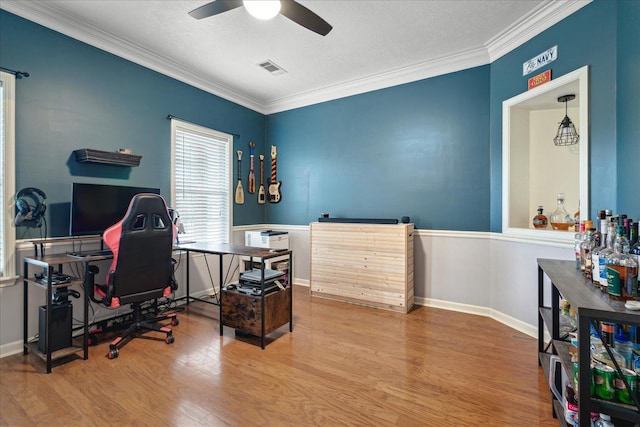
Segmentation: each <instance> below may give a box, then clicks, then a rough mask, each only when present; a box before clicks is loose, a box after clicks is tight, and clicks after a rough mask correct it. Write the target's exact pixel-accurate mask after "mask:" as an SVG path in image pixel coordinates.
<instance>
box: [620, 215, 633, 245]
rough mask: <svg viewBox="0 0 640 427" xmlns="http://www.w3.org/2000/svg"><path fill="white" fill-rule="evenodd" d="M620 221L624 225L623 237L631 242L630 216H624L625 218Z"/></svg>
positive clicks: (631, 220)
mask: <svg viewBox="0 0 640 427" xmlns="http://www.w3.org/2000/svg"><path fill="white" fill-rule="evenodd" d="M622 223H623V225H624V232H625V237H626V238H627V240H628V241H629V242H631V236H630V233H631V224H632V223H633V219H631V218H625V219H624V220H623V221H622Z"/></svg>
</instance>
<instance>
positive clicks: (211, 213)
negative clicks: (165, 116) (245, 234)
mask: <svg viewBox="0 0 640 427" xmlns="http://www.w3.org/2000/svg"><path fill="white" fill-rule="evenodd" d="M171 134H172V149H173V161H172V163H173V179H172V182H173V185H174V188H173V189H172V190H173V191H172V204H173V206H172V207H173V208H174V209H176V210H177V211H178V213H179V214H180V221H181V222H182V224H183V225H184V230H185V233H184V234H181V235H180V236H178V238H179V240H180V241H197V242H210V243H229V240H230V239H229V237H230V234H231V220H232V218H233V216H232V210H231V209H232V204H231V177H230V176H231V166H232V165H231V148H232V146H233V137H232V136H231V135H228V134H225V133H222V132H217V131H214V130H211V129H207V128H203V127H200V126H196V125H193V124H191V123H187V122H183V121H180V120H176V119H171Z"/></svg>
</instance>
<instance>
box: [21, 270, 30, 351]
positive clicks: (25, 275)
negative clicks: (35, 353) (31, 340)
mask: <svg viewBox="0 0 640 427" xmlns="http://www.w3.org/2000/svg"><path fill="white" fill-rule="evenodd" d="M28 278H29V264H28V263H27V262H26V261H25V262H24V266H23V272H22V286H23V287H24V289H23V292H24V294H23V296H22V301H23V302H24V307H23V316H22V322H23V323H22V329H23V336H22V339H23V348H22V354H25V355H26V354H29V350H28V347H27V342H28V333H27V328H28V327H29V316H28V313H29V288H28V286H29V282H28V281H27V279H28Z"/></svg>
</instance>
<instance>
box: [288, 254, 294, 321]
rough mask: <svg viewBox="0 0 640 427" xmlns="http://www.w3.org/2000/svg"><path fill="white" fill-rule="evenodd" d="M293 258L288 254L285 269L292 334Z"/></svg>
mask: <svg viewBox="0 0 640 427" xmlns="http://www.w3.org/2000/svg"><path fill="white" fill-rule="evenodd" d="M291 270H293V257H292V255H291V254H289V268H287V285H288V286H289V297H290V298H289V332H293V277H292V276H293V275H292V274H291Z"/></svg>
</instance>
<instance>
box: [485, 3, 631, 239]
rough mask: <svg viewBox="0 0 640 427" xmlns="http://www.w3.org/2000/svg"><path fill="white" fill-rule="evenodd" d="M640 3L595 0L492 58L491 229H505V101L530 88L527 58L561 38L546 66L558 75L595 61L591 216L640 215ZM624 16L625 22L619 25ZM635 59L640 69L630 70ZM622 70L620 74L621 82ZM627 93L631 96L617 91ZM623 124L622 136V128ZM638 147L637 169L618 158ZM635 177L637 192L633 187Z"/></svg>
mask: <svg viewBox="0 0 640 427" xmlns="http://www.w3.org/2000/svg"><path fill="white" fill-rule="evenodd" d="M639 6H640V2H635V1H632V2H612V1H595V2H593V3H590V4H589V5H587V6H585V7H583V8H582V9H580V10H579V11H577V12H576V13H574V14H573V15H571V16H569V17H568V18H566V19H564V20H563V21H561V22H559V23H558V24H556V25H554V26H553V27H551V28H549V29H548V30H547V31H544V32H543V33H541V34H539V35H538V36H536V37H534V38H533V39H532V40H530V41H529V42H527V43H525V44H524V45H522V46H520V47H518V48H517V49H515V50H513V51H512V52H510V53H509V54H507V55H505V56H503V57H502V58H500V59H498V60H497V61H495V62H493V63H492V64H491V164H492V169H491V231H501V229H502V224H501V222H502V201H501V198H502V102H503V101H504V100H505V99H508V98H511V97H513V96H515V95H517V94H519V93H522V92H524V91H525V90H526V88H527V78H528V77H530V76H524V77H523V76H522V63H523V62H525V61H526V60H528V59H529V58H532V57H534V56H536V55H538V54H539V53H541V52H543V51H545V50H546V49H548V48H550V47H552V46H555V45H558V59H557V60H556V61H554V62H552V63H551V64H550V66H549V67H546V68H542V69H540V70H539V71H540V72H542V71H544V70H545V69H547V68H550V69H552V74H553V76H556V77H558V76H561V75H564V74H566V73H568V72H571V71H573V70H576V69H578V68H581V67H583V66H584V65H589V77H590V84H589V96H590V100H589V107H590V108H589V124H590V147H589V157H590V159H589V168H590V195H589V198H590V205H591V206H590V217H591V218H594V217H595V212H596V211H597V210H598V209H612V210H613V211H614V212H616V213H627V214H628V215H629V216H630V217H632V218H635V219H637V218H639V217H640V196H639V195H638V190H637V188H638V187H637V184H638V163H637V159H638V156H637V153H638V145H639V144H640V142H639V141H640V132H639V131H638V127H637V126H638V124H637V122H638V117H640V114H638V108H639V105H640V104H639V103H640V101H639V99H640V98H639V97H638V96H637V95H636V96H631V93H636V94H637V93H638V79H637V76H638V75H639V74H638V65H637V63H638V48H637V40H638V39H639V37H638V22H639V21H638V20H637V16H638V8H639ZM632 12H633V13H632ZM621 15H622V16H625V18H624V20H625V21H626V23H624V24H623V25H620V26H619V25H618V20H619V17H620V16H621ZM634 16H635V21H634ZM621 21H622V20H621ZM618 43H620V45H618ZM631 45H634V46H635V47H633V48H631V47H630V46H631ZM616 46H618V48H617V47H616ZM631 63H634V64H635V67H636V69H635V71H632V70H631V69H630V64H631ZM617 71H618V72H619V73H620V74H619V77H621V78H620V80H619V81H618V82H616V72H617ZM632 76H633V77H632ZM620 94H625V95H624V96H623V97H622V98H618V95H620ZM621 104H623V105H624V108H625V109H626V111H627V112H625V113H624V114H620V113H618V110H617V108H620V107H621ZM631 123H635V124H634V125H632V124H631ZM632 126H635V129H632ZM619 127H621V128H622V130H621V131H622V133H623V134H622V135H619V134H618V128H619ZM631 152H635V153H636V157H635V160H636V163H635V164H636V169H635V172H632V169H629V168H628V167H626V166H624V165H622V164H620V165H619V164H618V162H619V161H620V160H621V159H622V158H623V157H624V158H627V157H628V156H630V155H631ZM623 153H624V154H623ZM625 168H626V170H625ZM633 176H635V183H636V191H635V193H634V192H626V190H627V189H629V190H630V184H629V183H628V182H629V181H632V180H633ZM623 181H624V183H623ZM623 192H626V194H621V193H623ZM616 194H618V197H617V196H616ZM622 198H625V200H624V202H623V201H622Z"/></svg>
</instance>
